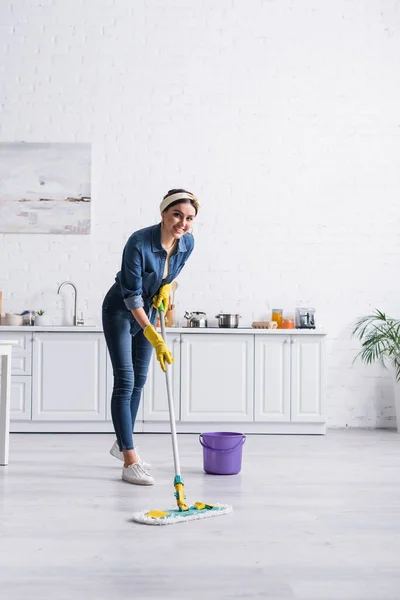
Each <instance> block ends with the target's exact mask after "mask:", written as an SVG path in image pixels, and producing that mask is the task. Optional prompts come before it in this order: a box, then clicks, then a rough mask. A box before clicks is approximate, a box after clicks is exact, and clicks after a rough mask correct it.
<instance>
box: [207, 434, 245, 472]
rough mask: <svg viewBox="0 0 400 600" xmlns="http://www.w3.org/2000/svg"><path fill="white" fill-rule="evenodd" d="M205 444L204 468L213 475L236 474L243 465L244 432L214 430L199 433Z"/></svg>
mask: <svg viewBox="0 0 400 600" xmlns="http://www.w3.org/2000/svg"><path fill="white" fill-rule="evenodd" d="M199 441H200V444H201V445H202V446H203V469H204V471H205V472H206V473H210V474H211V475H236V474H237V473H239V472H240V469H241V467H242V448H243V444H244V443H245V441H246V436H245V435H243V433H236V432H232V431H212V432H208V433H201V434H200V435H199Z"/></svg>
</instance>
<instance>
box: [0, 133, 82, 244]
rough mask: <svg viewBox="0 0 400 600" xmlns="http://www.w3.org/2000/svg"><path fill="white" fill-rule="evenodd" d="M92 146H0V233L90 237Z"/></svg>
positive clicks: (18, 144)
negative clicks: (59, 234) (87, 235)
mask: <svg viewBox="0 0 400 600" xmlns="http://www.w3.org/2000/svg"><path fill="white" fill-rule="evenodd" d="M90 227H91V145H90V144H64V143H25V142H15V143H12V142H10V143H4V142H2V143H0V233H62V234H78V235H82V234H89V233H90Z"/></svg>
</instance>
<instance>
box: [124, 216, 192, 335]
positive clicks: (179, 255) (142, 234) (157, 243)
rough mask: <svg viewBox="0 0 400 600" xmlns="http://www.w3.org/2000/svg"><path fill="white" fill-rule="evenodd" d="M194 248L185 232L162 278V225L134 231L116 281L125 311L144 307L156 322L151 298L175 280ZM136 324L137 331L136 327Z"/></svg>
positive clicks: (163, 265) (127, 244)
mask: <svg viewBox="0 0 400 600" xmlns="http://www.w3.org/2000/svg"><path fill="white" fill-rule="evenodd" d="M193 247H194V238H193V235H192V234H191V233H185V235H183V236H182V237H181V238H180V239H179V241H178V245H177V248H176V249H175V252H174V253H173V254H172V255H171V256H170V258H169V267H168V276H167V277H166V278H165V279H163V274H164V267H165V261H166V260H167V252H166V250H164V248H163V247H162V245H161V223H158V225H151V226H150V227H146V228H145V229H140V230H139V231H135V233H133V234H132V235H131V236H130V238H129V239H128V241H127V243H126V245H125V248H124V251H123V254H122V265H121V270H120V271H119V272H118V273H117V276H116V278H115V280H116V282H117V283H118V284H119V288H120V291H121V295H122V298H123V301H124V303H125V306H126V308H127V309H128V310H134V309H135V308H143V309H144V310H145V312H146V314H147V316H148V317H149V319H150V321H151V322H153V321H155V316H156V310H155V309H154V308H153V307H152V303H153V297H154V296H155V295H156V294H157V292H158V290H159V289H160V286H161V285H163V284H165V283H171V282H172V281H173V280H174V279H176V277H177V276H178V275H179V273H180V272H181V271H182V269H183V267H184V265H185V263H186V261H187V259H188V258H189V256H190V255H191V253H192V251H193ZM137 325H138V329H140V326H139V324H137ZM134 329H136V328H134ZM132 333H134V331H132Z"/></svg>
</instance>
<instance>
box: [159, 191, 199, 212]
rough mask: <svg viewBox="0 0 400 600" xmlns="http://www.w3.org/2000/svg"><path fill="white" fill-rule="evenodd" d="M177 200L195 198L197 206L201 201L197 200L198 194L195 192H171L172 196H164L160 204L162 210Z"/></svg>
mask: <svg viewBox="0 0 400 600" xmlns="http://www.w3.org/2000/svg"><path fill="white" fill-rule="evenodd" d="M177 200H194V202H195V203H196V206H197V207H199V206H200V204H199V201H198V200H197V198H196V196H194V195H193V194H190V193H189V192H177V193H176V194H171V195H170V196H167V197H166V198H164V200H163V201H162V202H161V204H160V212H161V213H162V212H164V210H165V209H166V208H167V207H168V206H169V205H170V204H172V203H173V202H176V201H177Z"/></svg>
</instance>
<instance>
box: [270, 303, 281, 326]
mask: <svg viewBox="0 0 400 600" xmlns="http://www.w3.org/2000/svg"><path fill="white" fill-rule="evenodd" d="M271 321H276V322H277V323H278V329H282V309H281V308H273V309H272V315H271Z"/></svg>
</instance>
